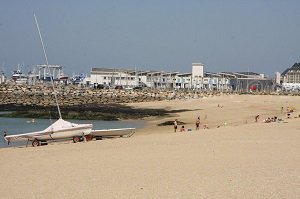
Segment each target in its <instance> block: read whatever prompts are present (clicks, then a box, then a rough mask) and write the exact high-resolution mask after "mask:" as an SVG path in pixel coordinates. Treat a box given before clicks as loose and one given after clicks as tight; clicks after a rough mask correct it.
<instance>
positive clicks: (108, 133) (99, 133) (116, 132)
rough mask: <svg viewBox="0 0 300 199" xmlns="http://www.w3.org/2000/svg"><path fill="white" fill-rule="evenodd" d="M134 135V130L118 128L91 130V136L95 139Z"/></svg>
mask: <svg viewBox="0 0 300 199" xmlns="http://www.w3.org/2000/svg"><path fill="white" fill-rule="evenodd" d="M134 133H135V128H120V129H101V130H92V131H91V135H92V136H93V137H95V138H96V139H97V138H111V137H124V136H126V137H131V136H132V135H133V134H134Z"/></svg>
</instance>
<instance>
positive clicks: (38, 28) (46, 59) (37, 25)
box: [33, 13, 62, 119]
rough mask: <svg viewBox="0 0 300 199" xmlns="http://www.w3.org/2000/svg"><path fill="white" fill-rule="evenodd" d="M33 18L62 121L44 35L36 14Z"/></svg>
mask: <svg viewBox="0 0 300 199" xmlns="http://www.w3.org/2000/svg"><path fill="white" fill-rule="evenodd" d="M33 16H34V19H35V24H36V27H37V30H38V33H39V36H40V41H41V44H42V48H43V53H44V57H45V61H46V65H47V67H48V70H49V74H50V80H51V84H52V88H53V91H54V97H55V102H56V107H57V110H58V114H59V119H62V117H61V112H60V108H59V105H58V100H57V94H56V90H55V87H54V82H53V77H52V75H51V71H50V67H49V63H48V58H47V54H46V50H45V46H44V42H43V38H42V35H41V31H40V27H39V24H38V21H37V19H36V16H35V13H33Z"/></svg>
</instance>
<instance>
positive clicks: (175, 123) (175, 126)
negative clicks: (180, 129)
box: [174, 119, 177, 133]
mask: <svg viewBox="0 0 300 199" xmlns="http://www.w3.org/2000/svg"><path fill="white" fill-rule="evenodd" d="M176 131H177V119H175V121H174V132H175V133H176Z"/></svg>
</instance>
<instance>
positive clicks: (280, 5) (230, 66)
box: [0, 0, 300, 77]
mask: <svg viewBox="0 0 300 199" xmlns="http://www.w3.org/2000/svg"><path fill="white" fill-rule="evenodd" d="M299 10H300V1H299V0H251V1H248V0H186V1H183V0H149V1H141V0H73V1H69V0H51V1H46V0H0V71H1V70H4V72H5V75H6V76H9V75H10V74H11V72H12V71H13V70H15V69H17V65H18V64H20V65H21V69H22V70H23V71H24V72H28V71H30V70H32V67H33V66H34V65H37V64H44V63H45V60H44V56H43V51H42V48H41V43H40V40H39V35H38V32H37V28H36V25H35V21H34V17H33V13H35V14H36V16H37V20H38V23H39V27H40V30H41V33H42V37H43V40H44V44H45V48H46V52H47V55H48V60H49V64H58V65H62V66H64V71H65V73H67V74H70V75H71V74H73V73H75V74H80V73H86V74H89V73H90V71H91V68H92V67H107V68H122V69H137V70H153V71H166V72H191V70H192V63H193V62H201V63H203V64H204V70H205V71H207V72H223V71H227V72H245V71H252V72H257V73H264V74H266V75H269V76H270V77H271V76H274V73H275V72H277V71H278V72H283V71H284V70H285V69H286V68H289V67H291V66H292V65H293V64H294V63H295V62H300V12H299Z"/></svg>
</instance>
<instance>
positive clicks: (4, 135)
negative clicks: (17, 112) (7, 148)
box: [3, 131, 10, 145]
mask: <svg viewBox="0 0 300 199" xmlns="http://www.w3.org/2000/svg"><path fill="white" fill-rule="evenodd" d="M6 136H7V134H6V131H4V134H3V139H4V142H6V141H7V140H6V139H5V137H6ZM9 143H10V142H9V141H7V145H9Z"/></svg>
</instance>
